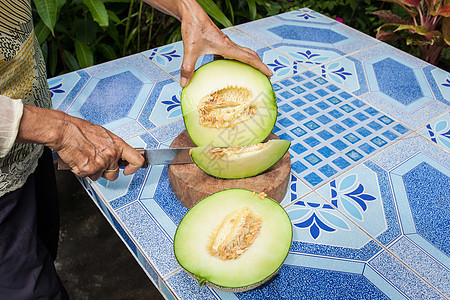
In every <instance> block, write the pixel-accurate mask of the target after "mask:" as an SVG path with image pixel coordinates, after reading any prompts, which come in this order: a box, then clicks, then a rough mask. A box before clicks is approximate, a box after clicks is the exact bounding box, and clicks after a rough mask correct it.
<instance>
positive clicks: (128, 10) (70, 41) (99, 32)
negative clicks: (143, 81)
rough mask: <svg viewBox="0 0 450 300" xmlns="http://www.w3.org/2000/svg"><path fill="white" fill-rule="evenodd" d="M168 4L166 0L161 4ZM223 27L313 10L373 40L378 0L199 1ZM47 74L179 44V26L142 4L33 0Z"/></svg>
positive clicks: (121, 0)
mask: <svg viewBox="0 0 450 300" xmlns="http://www.w3.org/2000/svg"><path fill="white" fill-rule="evenodd" d="M161 1H164V0H161ZM197 2H198V3H199V4H200V5H202V7H203V8H204V9H205V11H206V12H207V13H208V14H209V15H210V16H211V18H212V19H213V20H214V21H215V22H216V24H217V25H218V26H219V27H220V28H224V27H229V26H233V25H238V24H241V23H245V22H249V21H253V20H257V19H260V18H265V17H268V16H272V15H277V14H280V13H283V12H287V11H291V10H295V9H299V8H303V7H309V8H311V9H313V10H315V11H317V12H320V13H322V14H325V15H327V16H329V17H331V18H336V17H339V18H341V19H343V21H344V23H345V24H347V25H349V26H351V27H353V28H355V29H357V30H360V31H362V32H365V33H367V34H369V35H371V36H375V33H376V32H375V29H376V28H377V27H378V26H380V25H381V21H379V19H378V17H377V16H374V15H372V14H371V12H373V11H376V10H379V9H382V6H383V5H386V4H385V3H384V2H381V1H378V0H334V1H332V0H321V1H317V0H291V1H289V0H279V1H276V0H272V1H271V0H247V1H244V0H215V1H214V0H197ZM33 3H34V20H35V27H36V35H37V37H38V40H39V43H40V45H41V48H42V50H43V53H44V56H45V58H46V60H47V69H48V70H47V71H48V76H49V77H51V76H56V75H59V74H63V73H67V72H71V71H74V70H77V69H80V68H85V67H89V66H92V65H95V64H99V63H102V62H105V61H109V60H113V59H116V58H119V57H123V56H127V55H130V54H134V53H139V52H142V51H145V50H148V49H152V48H155V47H158V46H162V45H166V44H169V43H173V42H176V41H179V40H181V27H180V22H179V21H178V20H176V19H175V18H173V17H170V16H167V15H165V14H163V13H161V12H159V11H157V10H155V9H154V8H152V7H151V6H149V5H147V4H145V3H144V2H142V1H140V0H33Z"/></svg>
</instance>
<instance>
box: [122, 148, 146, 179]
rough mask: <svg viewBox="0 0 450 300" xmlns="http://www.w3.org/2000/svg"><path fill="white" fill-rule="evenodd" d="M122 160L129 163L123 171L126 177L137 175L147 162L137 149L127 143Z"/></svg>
mask: <svg viewBox="0 0 450 300" xmlns="http://www.w3.org/2000/svg"><path fill="white" fill-rule="evenodd" d="M121 158H122V159H123V160H126V161H127V162H128V165H127V166H126V167H125V169H124V170H123V174H124V175H130V174H133V173H135V172H136V171H137V170H139V169H140V168H141V166H142V165H143V164H144V161H145V160H144V157H143V156H142V155H141V154H140V153H139V152H138V151H136V149H134V148H133V147H131V146H130V145H128V144H126V143H124V146H123V150H122V157H121Z"/></svg>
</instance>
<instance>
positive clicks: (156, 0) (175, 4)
mask: <svg viewBox="0 0 450 300" xmlns="http://www.w3.org/2000/svg"><path fill="white" fill-rule="evenodd" d="M142 1H144V2H146V3H147V4H149V5H151V6H153V7H154V8H156V9H157V10H159V11H161V12H163V13H165V14H168V15H171V16H173V17H175V18H177V19H178V20H180V21H181V20H182V19H183V18H184V17H186V16H188V15H196V14H198V13H201V12H203V9H202V8H201V6H200V5H199V4H198V3H197V1H195V0H142Z"/></svg>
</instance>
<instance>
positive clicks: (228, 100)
mask: <svg viewBox="0 0 450 300" xmlns="http://www.w3.org/2000/svg"><path fill="white" fill-rule="evenodd" d="M180 102H181V110H182V113H183V119H184V123H185V126H186V130H187V132H188V134H189V136H190V137H191V139H192V141H193V142H194V143H195V144H196V145H197V146H205V145H209V146H214V147H229V146H236V145H239V146H244V145H251V144H256V143H260V142H262V141H263V140H264V139H265V138H266V137H267V136H268V135H269V134H270V132H271V131H272V130H273V127H274V125H275V121H276V118H277V102H276V96H275V93H274V91H273V87H272V84H271V83H270V80H269V78H267V76H266V75H264V74H263V73H262V72H261V71H259V70H257V69H255V68H253V67H251V66H249V65H247V64H244V63H242V62H238V61H235V60H228V59H223V60H216V61H212V62H210V63H207V64H205V65H203V66H201V67H200V68H198V69H197V70H196V71H195V72H194V75H193V77H192V79H191V81H190V82H189V85H188V86H186V87H185V88H183V90H182V92H181V101H180Z"/></svg>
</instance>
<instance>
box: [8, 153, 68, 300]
mask: <svg viewBox="0 0 450 300" xmlns="http://www.w3.org/2000/svg"><path fill="white" fill-rule="evenodd" d="M58 236H59V208H58V197H57V192H56V180H55V173H54V169H53V162H52V155H51V151H50V150H49V149H47V148H46V149H45V151H44V155H43V156H42V157H41V159H40V160H39V165H38V167H37V169H36V171H35V172H34V173H33V174H32V175H30V176H29V178H28V179H27V181H26V183H25V185H24V186H23V187H22V188H20V189H18V190H16V191H13V192H10V193H8V194H6V195H4V196H2V197H0V300H9V299H14V300H16V299H17V300H19V299H24V300H25V299H27V300H28V299H68V296H67V292H66V290H65V289H64V287H63V286H62V284H61V281H60V279H59V277H58V275H57V273H56V270H55V266H54V263H53V261H54V260H55V258H56V254H57V248H58Z"/></svg>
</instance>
